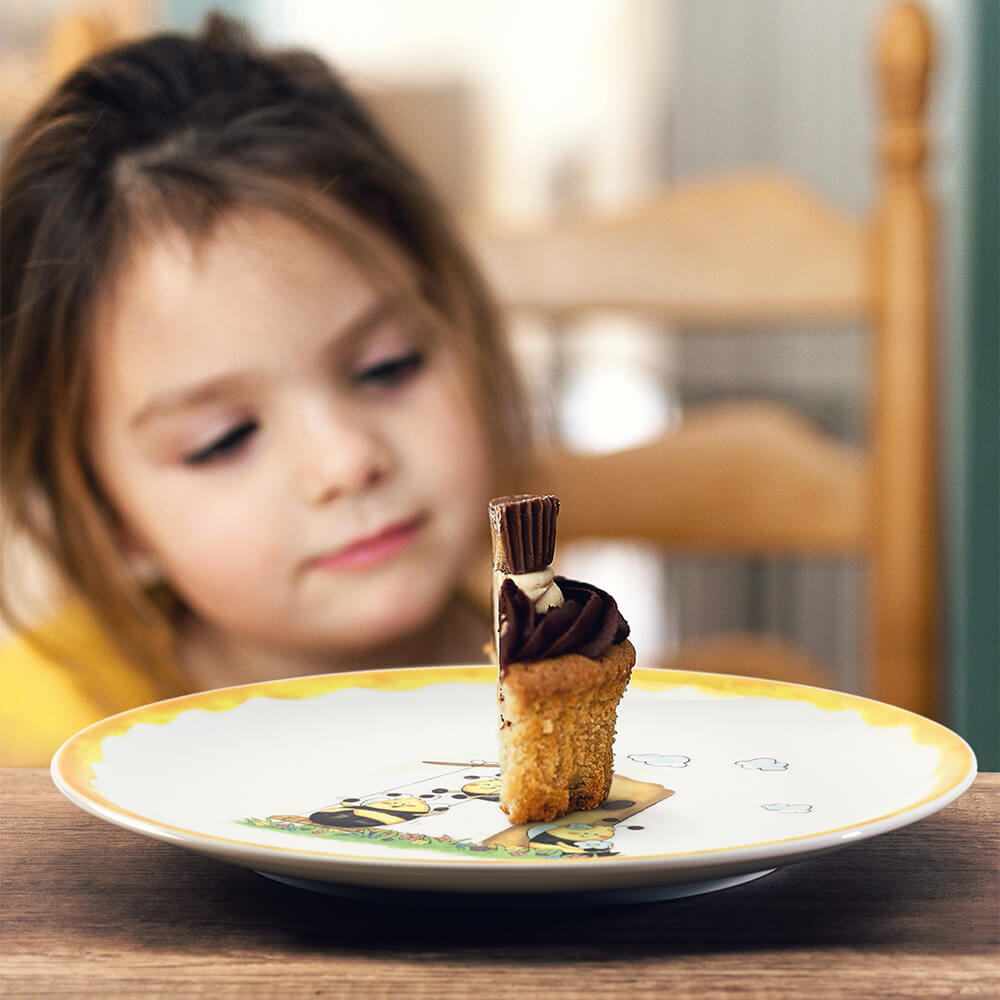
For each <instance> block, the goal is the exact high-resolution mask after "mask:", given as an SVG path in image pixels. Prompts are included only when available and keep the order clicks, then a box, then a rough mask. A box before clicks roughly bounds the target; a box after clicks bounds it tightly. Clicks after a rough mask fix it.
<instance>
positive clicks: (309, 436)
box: [296, 407, 391, 505]
mask: <svg viewBox="0 0 1000 1000" xmlns="http://www.w3.org/2000/svg"><path fill="white" fill-rule="evenodd" d="M301 435H302V436H301V440H300V441H299V442H298V446H297V447H298V464H299V467H298V470H297V477H296V478H297V483H296V486H297V489H298V493H299V495H300V497H301V498H302V499H303V500H304V501H305V502H306V503H308V504H311V505H315V504H323V503H329V502H330V501H332V500H335V499H337V498H338V497H340V496H344V495H349V494H351V493H359V492H363V491H364V490H368V489H371V488H372V487H374V486H376V485H378V483H380V482H381V481H382V480H383V479H384V478H385V476H386V475H387V474H388V472H389V469H390V468H391V452H390V450H389V448H388V447H387V445H386V443H385V441H384V440H383V438H382V436H381V435H380V434H379V433H378V430H377V428H375V427H372V426H369V425H368V424H367V423H365V422H364V421H361V420H357V419H355V420H352V419H349V418H347V417H346V416H345V415H344V414H340V413H334V412H331V411H330V410H329V408H319V407H317V408H315V409H311V410H310V411H308V412H307V413H306V414H305V415H304V419H303V426H302V430H301Z"/></svg>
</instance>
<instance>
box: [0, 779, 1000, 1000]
mask: <svg viewBox="0 0 1000 1000" xmlns="http://www.w3.org/2000/svg"><path fill="white" fill-rule="evenodd" d="M998 833H1000V775H998V774H982V775H979V776H978V778H977V779H976V781H975V783H974V784H973V786H972V788H971V789H970V790H969V791H968V792H966V793H965V795H964V796H963V797H962V798H960V799H959V800H958V801H957V802H955V803H953V804H952V805H950V806H948V807H947V808H946V809H944V810H942V811H941V812H940V813H938V814H936V815H934V816H931V817H929V818H928V819H925V820H923V821H921V822H919V823H916V824H914V825H912V826H909V827H906V828H904V829H902V830H897V831H894V832H892V833H888V834H884V835H882V836H880V837H876V838H874V839H872V840H868V841H864V842H862V843H858V844H855V845H853V846H850V847H847V848H844V849H842V850H840V851H837V852H835V853H833V854H828V855H826V856H823V857H820V858H815V859H812V860H809V861H803V862H800V863H798V864H796V865H792V866H789V867H788V868H784V869H781V870H779V871H777V872H775V873H774V874H772V875H769V876H767V877H765V878H762V879H759V880H757V881H755V882H750V883H747V884H746V885H743V886H739V887H736V888H733V889H727V890H724V891H722V892H717V893H713V894H709V895H704V896H698V897H692V898H689V899H682V900H674V901H671V902H660V903H646V904H630V905H619V906H576V907H573V908H571V909H568V910H559V909H556V910H553V909H539V908H537V907H532V906H530V905H524V906H516V907H508V908H504V909H497V908H483V907H477V906H472V907H466V908H462V909H455V908H441V907H429V906H426V905H420V906H416V905H391V904H385V903H373V902H358V901H350V900H346V899H342V898H339V897H335V896H328V895H322V894H319V893H311V892H306V891H303V890H300V889H294V888H291V887H289V886H285V885H281V884H279V883H276V882H274V881H272V880H270V879H266V878H262V877H261V876H259V875H256V874H254V873H253V872H250V871H247V870H244V869H242V868H237V867H234V866H231V865H227V864H225V863H223V862H220V861H216V860H213V859H210V858H206V857H202V856H200V855H196V854H192V853H190V852H188V851H184V850H182V849H180V848H177V847H173V846H170V845H168V844H164V843H160V842H157V841H153V840H149V839H147V838H145V837H141V836H139V835H137V834H134V833H130V832H128V831H126V830H122V829H119V828H118V827H114V826H111V825H109V824H107V823H104V822H101V821H100V820H97V819H95V818H93V817H91V816H89V815H87V814H85V813H83V812H81V811H80V810H79V809H77V808H76V807H74V806H73V805H71V804H70V803H69V802H67V801H66V800H65V799H64V798H63V797H62V796H61V795H60V794H59V793H58V792H57V791H56V790H55V788H54V787H53V785H52V784H51V781H50V779H49V776H48V773H47V772H46V771H42V770H16V769H9V770H4V771H0V864H2V868H0V877H2V886H3V895H2V904H0V930H2V937H0V995H2V996H5V997H6V996H9V997H75V996H101V997H116V998H119V997H128V996H150V995H154V996H169V997H189V996H191V997H195V996H197V997H202V996H212V997H230V996H233V997H235V996H240V997H246V996H274V997H278V996H282V997H284V996H310V997H337V998H339V997H350V996H365V997H389V996H392V997H400V998H410V997H435V998H437V997H441V998H452V997H454V998H457V997H462V998H467V997H474V998H476V1000H481V998H482V1000H485V998H490V997H511V998H515V997H516V998H518V1000H524V998H531V997H542V996H546V997H547V996H552V997H559V998H563V997H579V998H584V997H585V998H587V1000H596V998H605V997H618V996H627V997H629V998H642V997H664V996H669V997H671V998H683V997H699V998H702V997H722V996H725V997H731V996H760V997H768V998H779V1000H780V998H785V997H788V998H793V997H794V998H796V1000H798V998H802V997H810V998H812V997H824V996H855V997H908V998H909V997H914V998H922V997H955V996H962V997H991V998H995V997H997V996H1000V933H998V931H1000V836H998Z"/></svg>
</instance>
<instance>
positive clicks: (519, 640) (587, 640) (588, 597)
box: [499, 576, 629, 670]
mask: <svg viewBox="0 0 1000 1000" xmlns="http://www.w3.org/2000/svg"><path fill="white" fill-rule="evenodd" d="M555 581H556V583H557V584H558V585H559V589H560V590H561V591H562V593H563V597H564V598H565V600H564V601H563V603H562V604H560V605H559V606H558V607H553V608H549V609H548V610H547V611H546V612H544V614H539V613H538V612H537V611H536V610H535V606H534V604H533V603H532V601H531V598H529V597H528V596H527V594H525V593H524V592H523V591H522V590H521V589H520V588H519V587H518V586H517V584H516V583H514V581H513V580H510V579H507V580H504V582H503V585H502V586H501V587H500V650H499V659H500V669H501V670H503V669H504V668H505V667H507V666H508V665H509V664H511V663H526V662H530V661H532V660H543V659H549V658H550V657H554V656H563V655H564V654H566V653H579V654H580V655H581V656H589V657H590V658H591V659H596V658H597V657H599V656H601V655H602V654H603V653H605V652H606V651H607V650H608V649H609V648H610V647H611V646H612V645H613V644H615V643H618V642H623V641H624V640H625V639H627V638H628V634H629V627H628V622H627V621H625V619H624V618H623V617H622V615H621V612H620V611H619V610H618V605H617V604H616V603H615V599H614V598H613V597H612V596H611V595H610V594H608V593H606V592H605V591H603V590H601V589H599V588H598V587H595V586H593V585H592V584H589V583H580V582H579V581H578V580H567V579H566V577H564V576H557V577H556V578H555Z"/></svg>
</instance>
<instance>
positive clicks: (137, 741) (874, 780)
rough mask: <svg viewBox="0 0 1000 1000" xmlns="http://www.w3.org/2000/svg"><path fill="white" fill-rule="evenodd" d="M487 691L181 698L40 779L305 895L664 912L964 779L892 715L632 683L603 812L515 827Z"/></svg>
mask: <svg viewBox="0 0 1000 1000" xmlns="http://www.w3.org/2000/svg"><path fill="white" fill-rule="evenodd" d="M495 677H496V671H495V668H490V667H426V668H425V667H420V668H412V669H406V670H378V671H369V672H364V673H345V674H331V675H324V676H320V677H303V678H294V679H289V680H281V681H272V682H269V683H265V684H253V685H245V686H241V687H234V688H225V689H221V690H217V691H207V692H203V693H200V694H194V695H188V696H186V697H182V698H175V699H172V700H170V701H164V702H158V703H156V704H153V705H147V706H145V707H143V708H137V709H134V710H132V711H130V712H125V713H123V714H121V715H117V716H113V717H112V718H110V719H105V720H104V721H102V722H99V723H96V724H95V725H93V726H90V727H88V728H87V729H84V730H83V731H81V732H80V733H78V734H77V735H76V736H74V737H72V738H71V739H70V740H68V741H67V742H66V743H65V744H64V745H63V746H62V747H61V748H60V750H59V751H58V752H57V753H56V755H55V757H54V758H53V760H52V777H53V780H54V781H55V783H56V786H57V787H58V788H59V790H60V791H61V792H62V793H63V794H64V795H66V797H67V798H69V799H70V801H71V802H74V803H75V804H76V805H78V806H80V808H82V809H84V810H86V811H87V812H90V813H93V814H94V815H95V816H98V817H99V818H101V819H104V820H107V821H108V822H110V823H114V824H116V825H118V826H122V827H125V828H126V829H129V830H133V831H135V832H137V833H140V834H144V835H146V836H149V837H153V838H156V839H158V840H164V841H167V842H170V843H173V844H176V845H178V846H181V847H185V848H189V849H191V850H194V851H198V852H201V853H204V854H209V855H213V856H215V857H218V858H222V859H224V860H226V861H229V862H233V863H235V864H238V865H242V866H245V867H248V868H252V869H255V870H257V871H260V872H261V873H263V874H267V875H269V876H271V877H274V878H278V879H280V880H284V881H288V882H291V883H292V884H296V885H305V886H307V887H310V888H322V889H325V890H326V891H334V892H346V893H358V892H362V893H363V892H369V891H383V892H384V891H385V890H391V891H395V892H398V891H399V890H409V891H411V892H413V891H416V892H418V893H436V894H465V895H464V896H462V897H461V898H469V897H468V894H484V893H485V894H500V895H503V896H508V897H509V896H510V894H515V895H517V894H523V893H545V894H549V895H551V894H556V895H557V896H559V895H561V894H567V893H573V894H576V893H590V894H596V895H597V896H600V895H601V894H605V895H614V894H616V893H618V894H620V893H622V892H623V891H625V890H627V891H628V892H630V893H632V895H633V897H635V896H636V892H637V891H638V895H639V896H640V897H641V896H642V895H643V893H644V894H645V897H644V898H666V897H674V896H682V895H690V894H692V893H696V892H705V891H710V890H712V889H718V888H725V887H726V886H728V885H733V884H738V883H739V882H744V881H747V880H748V879H749V878H754V877H757V876H759V875H761V874H764V873H766V872H767V871H770V870H773V869H774V868H776V867H779V866H782V865H787V864H789V863H792V862H795V861H800V860H802V859H804V858H808V857H811V856H814V855H817V854H821V853H824V852H826V851H831V850H834V849H836V848H838V847H842V846H844V845H846V844H849V843H853V842H855V841H858V840H862V839H864V838H867V837H873V836H876V835H878V834H881V833H885V832H887V831H889V830H894V829H897V828H898V827H901V826H905V825H906V824H908V823H912V822H914V821H916V820H919V819H922V818H923V817H925V816H928V815H930V814H931V813H934V812H937V811H938V810H939V809H941V808H943V807H944V806H946V805H947V804H948V803H949V802H952V801H953V800H954V799H956V798H958V796H959V795H961V794H962V792H963V791H965V789H966V788H967V787H968V786H969V785H970V784H971V782H972V780H973V778H974V777H975V773H976V760H975V757H974V755H973V753H972V751H971V749H970V748H969V747H968V745H967V744H966V743H965V742H964V741H963V740H962V739H961V738H959V737H958V736H957V735H955V734H954V733H952V732H951V731H949V730H948V729H945V728H944V727H943V726H940V725H938V724H937V723H935V722H931V721H929V720H928V719H924V718H922V717H920V716H917V715H913V714H912V713H909V712H906V711H904V710H902V709H899V708H894V707H892V706H889V705H884V704H881V703H879V702H874V701H870V700H867V699H863V698H859V697H855V696H853V695H848V694H842V693H839V692H835V691H825V690H820V689H818V688H809V687H802V686H799V685H794V684H783V683H778V682H775V681H765V680H754V679H750V678H743V677H731V676H723V675H716V674H694V673H680V672H677V671H663V670H646V669H636V670H635V671H633V675H632V682H631V684H630V686H629V689H628V691H627V693H626V695H625V697H624V698H623V700H622V703H621V706H620V709H619V719H618V736H617V739H616V743H615V751H616V756H615V773H616V778H615V782H614V784H613V786H612V791H611V796H610V798H609V800H608V802H607V803H606V804H605V805H604V806H603V807H601V808H600V809H597V810H594V811H592V812H590V813H576V814H574V815H571V816H568V817H565V818H563V819H561V820H558V821H556V822H554V823H549V824H527V825H524V826H511V825H510V824H509V823H508V822H507V820H506V817H505V815H504V814H503V813H502V812H501V810H500V808H499V806H498V804H497V802H496V801H495V798H493V797H491V796H492V794H493V793H494V791H495V785H491V784H489V782H490V781H491V779H495V777H496V775H497V773H498V772H497V767H496V764H495V761H496V751H497V748H496V736H495V733H496V705H495V687H494V685H495ZM482 782H487V784H485V785H484V784H482ZM318 813H325V814H326V815H323V816H318V815H317V814H318ZM310 817H312V818H311V819H310ZM331 824H336V826H334V825H331ZM595 898H596V896H595Z"/></svg>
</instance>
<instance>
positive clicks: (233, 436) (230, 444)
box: [184, 420, 257, 465]
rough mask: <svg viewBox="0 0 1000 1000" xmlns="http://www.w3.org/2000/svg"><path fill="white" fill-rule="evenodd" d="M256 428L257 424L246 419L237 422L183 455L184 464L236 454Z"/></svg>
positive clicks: (205, 462)
mask: <svg viewBox="0 0 1000 1000" xmlns="http://www.w3.org/2000/svg"><path fill="white" fill-rule="evenodd" d="M256 430H257V424H256V423H255V422H254V421H252V420H248V421H246V422H245V423H242V424H237V425H236V426H235V427H234V428H233V429H232V430H230V431H226V433H225V434H223V435H222V436H221V437H219V438H216V439H215V440H214V441H213V442H212V443H211V444H208V445H206V446H205V447H204V448H199V449H198V451H195V452H192V453H191V454H190V455H185V456H184V464H185V465H206V464H207V463H209V462H214V461H216V460H218V459H222V458H228V457H229V456H231V455H234V454H236V452H238V451H239V450H240V449H241V448H242V447H243V445H244V444H245V443H246V442H247V441H248V440H249V439H250V436H251V435H252V434H253V433H254V431H256Z"/></svg>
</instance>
